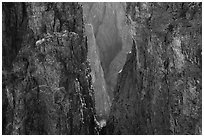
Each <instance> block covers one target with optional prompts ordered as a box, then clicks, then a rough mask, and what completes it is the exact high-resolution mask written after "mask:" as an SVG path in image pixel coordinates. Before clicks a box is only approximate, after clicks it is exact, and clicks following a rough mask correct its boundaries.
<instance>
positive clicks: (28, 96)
mask: <svg viewBox="0 0 204 137" xmlns="http://www.w3.org/2000/svg"><path fill="white" fill-rule="evenodd" d="M21 14H26V15H21ZM12 16H15V18H12ZM21 16H23V18H22V17H21ZM82 16H83V15H82V7H81V6H80V5H78V4H77V3H3V26H4V29H5V30H3V39H4V38H5V40H7V39H11V42H12V43H11V44H10V43H7V42H8V41H6V42H5V41H3V46H4V48H5V50H8V51H9V49H10V48H12V46H14V43H15V40H16V39H14V37H16V36H18V35H21V34H25V35H23V36H18V37H20V38H21V40H22V39H23V38H24V40H23V41H20V42H19V43H18V42H17V44H18V45H17V48H18V49H20V50H19V51H15V54H17V53H18V54H17V56H16V57H15V60H14V61H13V62H12V64H13V65H12V66H9V64H7V65H8V66H9V67H11V68H12V69H11V71H4V72H3V126H2V128H3V134H97V133H98V131H97V126H98V125H97V124H98V122H97V121H96V114H95V102H94V91H93V87H92V81H91V75H90V72H91V70H90V65H89V63H88V61H87V51H88V49H87V48H88V47H87V38H86V37H84V32H83V24H82V23H83V22H82V21H83V18H82ZM24 18H25V19H24ZM22 20H23V21H24V20H25V22H26V23H27V24H26V23H25V24H24V25H23V26H20V27H22V28H24V29H23V30H21V31H18V29H19V26H18V22H20V21H22ZM12 23H15V24H14V27H13V28H12V27H11V26H13V24H12ZM19 24H20V23H19ZM10 29H14V30H13V31H17V32H16V35H11V36H7V35H9V34H10V33H11V32H10V31H11V30H10ZM15 29H16V30H15ZM26 36H27V37H26ZM30 40H33V41H30ZM11 50H12V51H13V50H14V49H11ZM4 53H5V54H6V55H5V56H4V54H3V56H4V57H5V58H3V60H4V61H5V62H7V61H6V59H7V57H8V59H9V61H11V60H12V59H13V58H14V57H12V58H10V57H9V56H7V55H8V53H7V52H4ZM4 66H5V65H4Z"/></svg>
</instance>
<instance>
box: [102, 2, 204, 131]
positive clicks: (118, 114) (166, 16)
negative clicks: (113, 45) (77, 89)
mask: <svg viewBox="0 0 204 137" xmlns="http://www.w3.org/2000/svg"><path fill="white" fill-rule="evenodd" d="M127 13H128V16H129V18H130V23H131V25H132V32H133V38H134V40H133V41H134V44H133V47H132V51H131V53H130V54H129V55H128V56H129V57H127V61H126V64H125V65H124V67H123V70H122V72H121V73H120V75H119V78H118V83H117V86H116V88H115V95H114V96H115V97H114V101H113V103H112V107H111V112H110V116H109V120H108V122H107V126H106V127H104V128H103V129H102V132H103V134H202V133H201V127H202V124H201V123H202V108H201V106H202V105H201V104H202V98H201V92H202V90H201V89H202V85H201V81H202V76H201V75H202V70H201V68H202V65H201V60H202V59H201V58H200V57H201V55H200V51H201V49H202V48H201V47H202V46H201V45H202V42H201V36H202V33H201V28H202V27H201V26H202V25H201V24H202V23H201V3H128V4H127ZM191 40H193V41H194V42H192V41H191ZM198 52H199V53H198Z"/></svg>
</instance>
